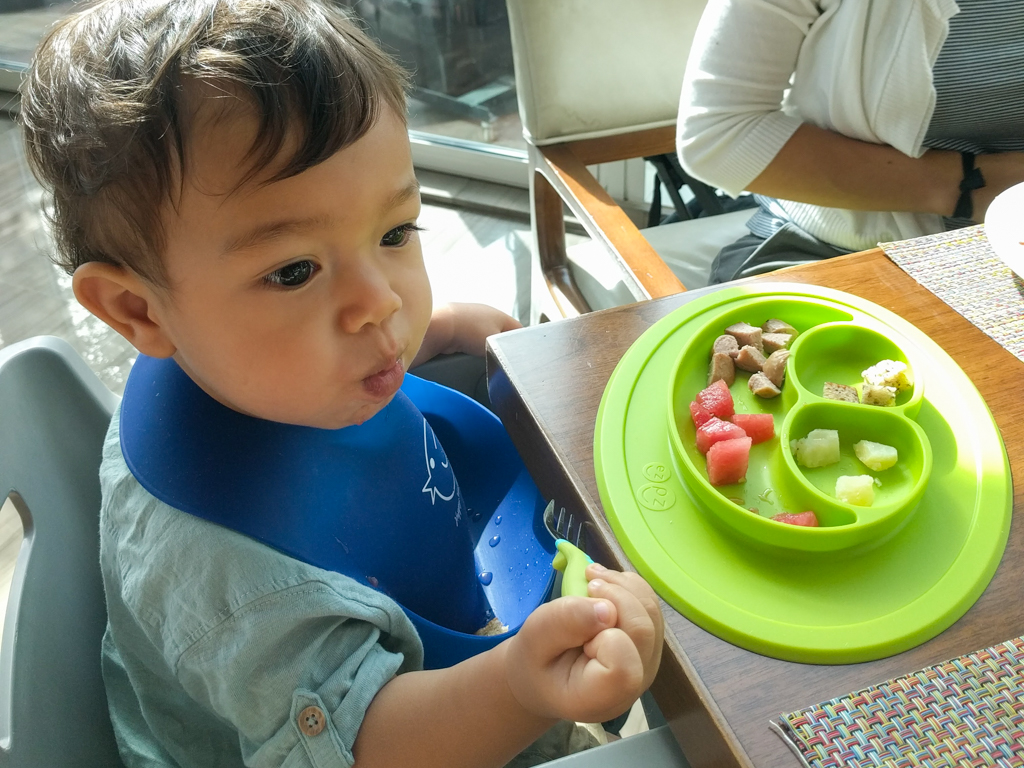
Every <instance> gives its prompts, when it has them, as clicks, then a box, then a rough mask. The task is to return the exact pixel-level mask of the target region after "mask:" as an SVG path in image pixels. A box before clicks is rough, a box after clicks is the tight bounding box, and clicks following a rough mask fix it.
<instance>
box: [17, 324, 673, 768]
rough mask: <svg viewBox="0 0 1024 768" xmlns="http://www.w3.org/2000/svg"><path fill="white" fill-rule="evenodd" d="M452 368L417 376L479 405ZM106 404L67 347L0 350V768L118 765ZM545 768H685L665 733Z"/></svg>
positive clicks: (47, 344)
mask: <svg viewBox="0 0 1024 768" xmlns="http://www.w3.org/2000/svg"><path fill="white" fill-rule="evenodd" d="M454 363H455V364H454V365H453V364H443V365H442V364H439V365H438V366H435V367H436V368H437V370H434V368H435V367H424V368H422V369H417V373H418V374H420V375H422V376H424V377H425V378H431V379H441V380H442V381H443V380H444V379H445V378H446V377H447V378H451V377H452V376H454V378H455V379H457V380H458V382H456V381H454V380H453V381H451V382H444V383H450V384H461V386H460V388H462V389H464V390H465V391H466V392H467V394H471V395H474V394H475V395H477V396H478V397H486V391H484V392H480V381H481V379H480V376H481V374H482V371H476V370H475V369H473V368H472V363H470V362H468V361H465V360H462V361H460V360H455V361H454ZM476 364H477V365H479V363H476ZM463 369H465V370H463ZM474 390H475V391H474ZM117 402H118V398H117V396H116V395H114V394H113V393H111V392H110V391H109V390H108V389H107V388H106V387H105V386H103V384H102V383H101V382H100V381H99V379H97V378H96V376H95V374H93V372H92V371H91V370H90V369H89V367H88V366H87V365H86V364H85V363H84V362H83V361H82V359H81V358H80V357H79V356H78V354H77V353H76V352H75V351H74V349H72V348H71V346H70V345H69V344H68V343H67V342H64V341H62V340H60V339H56V338H53V337H49V336H40V337H37V338H34V339H29V340H28V341H23V342H20V343H17V344H12V345H11V346H9V347H6V348H4V349H0V494H2V496H0V500H2V499H3V498H6V497H8V496H9V497H10V498H11V499H12V501H13V502H14V505H15V507H16V509H17V511H18V513H19V515H20V517H21V521H22V526H23V528H24V532H25V536H24V541H23V543H22V545H21V551H20V552H19V554H18V560H17V564H16V566H15V570H14V580H13V582H12V584H11V593H10V598H9V601H8V604H7V615H6V618H5V621H4V626H3V636H2V640H0V768H101V767H102V768H123V764H122V763H121V760H120V758H119V757H118V753H117V745H116V743H115V741H114V733H113V729H112V728H111V725H110V718H109V715H108V712H107V700H106V695H105V693H104V689H103V680H102V678H101V676H100V664H99V661H100V641H101V639H102V637H103V630H104V627H105V626H106V605H105V603H104V598H103V585H102V583H101V579H100V568H99V525H98V514H99V508H100V485H99V466H100V456H101V449H102V445H103V437H104V435H105V434H106V431H107V425H108V423H109V422H110V417H111V415H112V414H113V412H114V409H115V407H116V406H117ZM548 765H550V766H557V767H558V768H621V767H622V766H633V765H644V766H651V768H686V762H685V760H684V759H683V757H682V754H681V753H680V752H679V748H678V747H677V746H676V744H675V742H674V741H673V739H672V736H671V734H670V733H669V732H668V728H667V727H662V728H657V729H655V730H653V731H649V732H647V733H644V734H640V735H638V736H632V737H630V738H628V739H624V740H623V741H620V742H616V743H615V744H612V745H609V746H607V747H601V748H599V749H596V750H591V751H590V752H584V753H581V754H579V755H573V756H571V757H568V758H562V759H561V760H556V761H554V762H551V763H548Z"/></svg>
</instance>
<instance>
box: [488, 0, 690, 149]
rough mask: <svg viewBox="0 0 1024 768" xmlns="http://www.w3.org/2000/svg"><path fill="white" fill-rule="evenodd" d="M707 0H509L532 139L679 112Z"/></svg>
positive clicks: (671, 119) (607, 130)
mask: <svg viewBox="0 0 1024 768" xmlns="http://www.w3.org/2000/svg"><path fill="white" fill-rule="evenodd" d="M706 2H707V0H639V1H638V0H507V5H508V15H509V24H510V27H511V32H512V55H513V59H514V62H515V75H516V89H517V91H518V94H519V114H520V116H521V118H522V121H523V129H524V131H525V133H526V135H527V138H528V139H529V140H530V141H531V142H532V143H533V144H535V145H536V146H543V145H545V144H552V143H555V142H560V141H570V140H574V139H583V138H597V137H601V136H611V135H615V134H617V133H625V132H629V131H634V130H640V129H645V128H659V127H663V126H667V125H672V124H674V123H675V122H676V115H677V112H678V109H679V94H680V91H681V89H682V83H683V70H684V69H685V67H686V59H687V56H688V55H689V52H690V45H691V43H692V42H693V35H694V32H695V31H696V29H697V23H698V22H699V21H700V17H701V14H702V13H703V11H704V6H705V4H706Z"/></svg>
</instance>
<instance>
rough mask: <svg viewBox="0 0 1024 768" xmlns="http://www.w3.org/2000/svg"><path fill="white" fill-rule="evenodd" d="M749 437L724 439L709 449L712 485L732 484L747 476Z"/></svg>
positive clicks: (709, 472)
mask: <svg viewBox="0 0 1024 768" xmlns="http://www.w3.org/2000/svg"><path fill="white" fill-rule="evenodd" d="M750 445H751V440H750V438H749V437H736V438H733V439H732V440H722V441H720V442H717V443H715V444H714V445H712V446H711V449H710V450H709V451H708V480H710V481H711V484H712V485H732V484H733V483H738V482H740V481H741V480H743V479H744V478H745V477H746V476H747V465H748V463H749V462H750Z"/></svg>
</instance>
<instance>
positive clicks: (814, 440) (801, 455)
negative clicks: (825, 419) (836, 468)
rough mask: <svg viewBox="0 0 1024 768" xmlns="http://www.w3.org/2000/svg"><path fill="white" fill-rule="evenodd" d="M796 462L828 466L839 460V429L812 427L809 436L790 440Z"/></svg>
mask: <svg viewBox="0 0 1024 768" xmlns="http://www.w3.org/2000/svg"><path fill="white" fill-rule="evenodd" d="M789 450H790V451H792V452H793V458H794V459H796V463H797V464H800V465H802V466H805V467H808V468H812V467H827V466H828V465H829V464H835V463H836V462H838V461H839V431H838V430H835V429H812V430H811V431H810V432H809V433H808V435H807V437H801V438H800V439H798V440H790V441H789Z"/></svg>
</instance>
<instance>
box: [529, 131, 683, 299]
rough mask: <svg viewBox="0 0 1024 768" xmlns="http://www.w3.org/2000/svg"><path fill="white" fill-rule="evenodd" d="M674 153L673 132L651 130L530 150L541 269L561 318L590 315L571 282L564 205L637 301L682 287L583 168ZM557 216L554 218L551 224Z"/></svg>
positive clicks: (670, 292) (672, 292)
mask: <svg viewBox="0 0 1024 768" xmlns="http://www.w3.org/2000/svg"><path fill="white" fill-rule="evenodd" d="M672 151H674V129H672V128H671V127H669V128H656V129H650V130H645V131H637V132H635V133H630V134H620V135H617V136H611V137H608V138H601V139H584V140H579V141H573V142H566V143H564V144H549V145H546V146H542V147H531V152H532V153H533V154H534V164H535V167H536V174H535V177H534V179H533V184H534V197H535V202H536V213H537V216H538V232H543V233H544V235H543V236H542V237H541V238H540V242H539V249H540V257H541V268H542V270H543V272H544V276H545V278H546V279H547V281H548V283H549V285H550V286H551V287H552V289H553V293H554V294H555V299H556V301H557V302H558V304H559V306H560V308H562V310H563V312H565V314H567V315H568V314H578V313H583V312H589V311H590V307H589V305H588V304H587V302H586V300H585V299H584V298H583V296H582V294H581V293H580V291H579V289H578V288H577V287H576V285H575V282H574V281H573V278H572V275H571V273H570V271H569V263H568V258H567V256H566V253H565V237H564V227H562V226H561V224H560V223H559V221H558V220H560V219H561V215H562V210H561V207H562V203H563V202H564V203H565V204H566V205H567V206H568V207H569V210H570V211H571V212H572V214H573V215H574V216H575V217H576V218H577V220H578V221H579V222H580V224H581V225H582V226H583V228H584V229H585V230H586V231H587V233H588V234H589V235H590V237H591V238H593V239H594V240H596V241H598V242H601V243H603V244H604V245H605V247H606V248H607V249H608V251H609V253H610V254H611V255H612V256H613V257H614V258H615V260H616V261H617V262H618V263H619V265H620V267H621V268H622V270H623V277H624V282H625V284H626V285H627V287H628V288H629V290H630V292H631V293H632V294H633V296H634V298H635V299H636V300H637V301H643V300H645V299H651V298H659V297H661V296H669V295H671V294H674V293H680V292H681V291H685V290H686V287H685V286H684V285H683V284H682V282H680V280H679V278H678V277H676V276H675V274H673V272H672V270H671V269H669V267H668V266H667V265H666V264H665V262H664V261H662V259H661V257H660V256H658V253H657V252H656V251H655V250H654V249H653V248H652V247H651V245H650V244H649V243H648V242H647V240H646V239H645V238H644V236H643V235H642V234H641V233H640V230H639V229H638V228H637V226H636V225H635V224H634V223H633V221H632V220H631V219H630V218H629V217H628V216H627V215H626V213H625V212H624V211H623V210H622V208H621V207H620V206H619V205H618V203H616V202H615V200H613V199H612V197H611V196H610V195H609V194H608V193H607V192H606V191H605V190H604V189H603V188H602V187H601V185H600V184H599V183H598V181H597V179H596V178H594V175H593V174H592V173H591V172H590V171H589V170H588V168H587V165H594V164H597V163H605V162H614V161H617V160H624V159H628V158H631V157H644V156H646V155H651V154H661V153H665V152H672ZM556 217H557V220H556Z"/></svg>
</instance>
